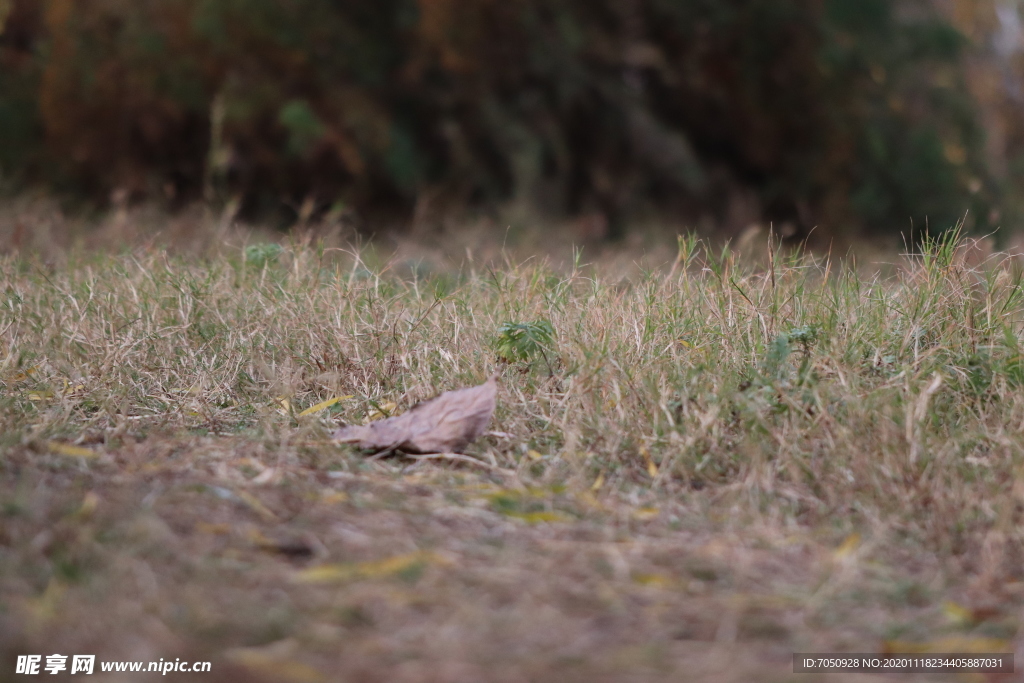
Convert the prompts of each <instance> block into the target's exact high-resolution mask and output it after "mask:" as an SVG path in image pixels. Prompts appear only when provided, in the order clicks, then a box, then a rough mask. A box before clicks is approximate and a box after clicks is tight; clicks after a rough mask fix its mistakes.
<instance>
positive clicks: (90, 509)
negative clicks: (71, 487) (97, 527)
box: [75, 491, 100, 519]
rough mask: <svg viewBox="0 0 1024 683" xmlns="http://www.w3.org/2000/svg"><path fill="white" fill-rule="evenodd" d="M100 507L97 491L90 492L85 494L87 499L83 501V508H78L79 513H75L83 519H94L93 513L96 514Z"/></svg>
mask: <svg viewBox="0 0 1024 683" xmlns="http://www.w3.org/2000/svg"><path fill="white" fill-rule="evenodd" d="M99 505H100V497H99V496H97V495H96V492H95V491H89V492H88V493H87V494H85V498H83V499H82V506H81V507H80V508H78V512H77V513H75V514H77V515H78V516H79V517H81V518H83V519H88V518H89V517H92V515H93V513H94V512H96V508H97V507H99Z"/></svg>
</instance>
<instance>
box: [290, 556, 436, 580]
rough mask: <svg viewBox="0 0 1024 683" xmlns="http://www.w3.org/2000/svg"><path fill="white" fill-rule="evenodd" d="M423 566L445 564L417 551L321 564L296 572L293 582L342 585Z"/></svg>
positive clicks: (434, 557)
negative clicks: (377, 558) (380, 557)
mask: <svg viewBox="0 0 1024 683" xmlns="http://www.w3.org/2000/svg"><path fill="white" fill-rule="evenodd" d="M424 564H445V560H444V559H443V558H442V557H441V556H439V555H438V554H437V553H432V552H427V551H417V552H414V553H408V554H405V555H396V556H395V557H388V558H385V559H383V560H375V561H372V562H359V563H344V564H322V565H320V566H318V567H310V568H309V569H303V570H301V571H299V572H296V573H295V575H294V580H295V581H298V582H299V583H342V582H345V581H352V580H354V579H363V578H375V577H381V576H392V575H394V574H400V573H402V572H403V571H406V570H408V569H411V568H412V567H415V566H417V565H424Z"/></svg>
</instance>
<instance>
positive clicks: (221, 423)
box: [0, 237, 1024, 683]
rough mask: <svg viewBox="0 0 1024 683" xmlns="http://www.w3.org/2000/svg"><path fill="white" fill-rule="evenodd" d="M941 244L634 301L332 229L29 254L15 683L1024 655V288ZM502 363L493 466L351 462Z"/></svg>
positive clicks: (18, 339)
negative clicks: (452, 261) (366, 245)
mask: <svg viewBox="0 0 1024 683" xmlns="http://www.w3.org/2000/svg"><path fill="white" fill-rule="evenodd" d="M920 251H921V253H919V254H916V255H912V256H908V257H906V258H904V259H903V260H902V261H901V262H900V263H898V264H896V265H895V266H894V267H892V268H891V269H890V271H891V273H892V274H891V275H887V276H885V277H882V276H866V275H863V274H862V273H861V272H860V271H858V270H857V269H855V268H854V267H852V266H850V265H849V264H846V263H842V262H840V261H830V260H827V259H821V258H818V259H815V258H812V257H809V256H800V255H797V254H791V253H789V252H786V253H776V252H775V250H771V252H770V253H769V254H768V256H767V266H766V267H759V268H754V267H753V266H750V265H744V263H743V262H742V261H741V260H740V259H738V258H736V257H735V256H734V255H732V254H730V253H729V252H728V251H724V252H723V251H719V250H711V249H706V248H705V247H704V246H703V245H702V244H701V243H699V242H697V241H695V240H692V239H681V240H680V244H679V257H678V259H677V260H676V261H675V263H674V264H670V265H666V267H664V268H658V269H652V270H650V271H645V272H640V273H639V274H637V275H635V276H634V277H631V278H629V279H625V280H623V279H617V278H615V279H613V278H610V277H606V276H604V275H603V274H602V271H601V268H600V267H585V266H584V265H583V264H579V263H578V264H576V265H575V266H573V267H570V268H568V269H564V270H561V269H555V268H551V267H549V266H547V265H545V264H544V263H538V262H529V263H527V264H518V263H515V262H509V261H506V262H505V263H497V264H495V263H487V262H482V261H474V260H472V258H470V257H467V259H466V260H465V261H464V263H463V264H462V266H461V268H458V269H455V270H451V271H443V272H433V273H431V274H427V275H420V276H417V275H415V274H414V273H412V274H410V273H405V274H402V273H400V272H399V271H398V270H397V269H395V268H391V267H389V265H388V264H387V263H375V262H373V259H370V258H369V257H365V258H361V257H360V254H359V253H357V252H351V251H349V252H345V251H338V250H326V249H323V248H317V247H316V245H309V244H302V243H299V242H296V243H294V244H291V245H286V246H285V247H283V248H279V247H276V246H273V245H250V246H249V247H247V248H245V249H236V250H234V251H229V252H228V254H227V255H226V256H218V257H215V258H214V257H211V258H206V259H204V258H189V259H184V258H176V257H170V256H167V255H166V254H165V253H163V252H162V251H160V250H159V249H155V248H150V249H138V250H135V251H128V252H125V253H123V254H121V255H98V254H94V253H88V252H71V253H70V254H69V255H67V256H66V257H64V258H62V259H61V260H60V265H53V264H52V263H50V264H47V263H44V262H42V261H40V260H39V259H36V258H34V257H31V256H22V257H18V256H9V257H3V259H2V260H0V388H2V393H0V432H2V435H0V506H2V509H0V515H2V516H0V646H2V650H0V681H6V680H12V681H13V680H24V679H23V677H21V676H16V675H15V674H13V671H14V660H15V658H16V656H17V655H19V654H32V653H35V654H41V655H44V656H45V655H49V654H53V653H62V654H66V655H72V654H96V655H97V656H98V659H99V660H106V661H109V660H139V661H148V660H154V661H155V660H159V659H161V658H162V659H164V660H174V659H175V658H181V659H183V660H200V661H211V662H212V671H211V673H206V674H195V675H194V676H193V677H191V678H190V675H189V674H181V673H179V674H171V675H170V678H169V680H170V679H173V680H196V681H200V680H201V681H211V680H224V681H228V680H231V681H264V680H265V681H285V682H296V683H301V682H306V681H309V682H315V681H381V682H384V681H388V682H406V681H408V682H420V681H422V682H426V681H467V682H470V681H509V682H512V681H660V680H665V681H669V680H671V681H683V680H708V681H737V682H739V681H755V680H756V681H793V680H799V681H807V682H808V683H810V682H812V681H826V680H827V681H845V680H862V676H858V675H853V674H851V675H847V676H845V677H844V676H842V675H830V676H823V675H822V676H818V675H810V674H793V673H792V654H793V652H796V651H799V652H831V651H847V652H881V651H887V650H888V651H904V652H905V651H921V652H928V651H931V652H978V651H1002V652H1012V651H1016V652H1017V654H1018V662H1019V663H1018V667H1020V666H1021V664H1024V634H1022V633H1021V631H1020V626H1021V618H1022V616H1024V612H1022V609H1024V544H1022V542H1024V527H1022V525H1021V521H1022V511H1024V469H1022V465H1024V438H1022V430H1024V393H1022V387H1024V354H1022V351H1021V346H1022V345H1024V337H1022V332H1024V292H1022V289H1021V282H1022V269H1021V265H1020V263H1019V262H1017V261H1015V260H1013V259H1010V258H1005V257H1001V256H998V255H996V256H992V257H989V258H987V259H985V260H982V259H981V258H979V257H978V256H977V253H975V252H976V250H972V245H971V244H970V243H969V242H966V241H963V240H958V239H956V238H955V237H951V238H949V239H946V240H940V241H936V242H933V243H930V244H926V245H924V247H922V248H921V249H920ZM979 261H982V262H980V263H979ZM494 371H500V372H501V378H500V388H499V394H498V408H497V412H496V414H495V419H494V421H493V422H492V425H491V430H492V431H491V432H490V433H489V434H488V435H487V436H485V437H484V438H482V439H481V440H480V441H478V442H477V443H476V444H474V445H472V446H470V447H469V449H468V455H470V456H472V457H473V458H474V461H473V462H472V463H468V462H455V461H445V460H434V461H413V460H409V459H402V458H382V459H371V458H368V457H367V456H366V455H364V454H361V453H359V452H358V451H356V450H354V449H352V448H351V447H348V446H340V445H337V444H333V443H331V441H330V439H329V435H330V432H331V430H332V429H333V428H334V427H335V426H336V425H337V424H340V423H361V422H363V421H365V420H368V419H374V418H377V417H380V416H383V415H388V414H394V413H397V412H400V411H402V410H404V409H406V408H408V407H410V406H411V405H413V404H414V403H416V402H417V401H419V400H422V399H425V398H429V397H431V396H432V395H434V394H436V393H438V392H440V391H444V390H449V389H454V388H458V387H462V386H468V385H472V384H477V383H479V382H481V381H483V380H484V379H485V378H486V377H487V376H488V375H489V374H490V373H492V372H494ZM334 399H337V400H334ZM332 401H333V402H332ZM310 409H312V410H310ZM44 661H45V659H44ZM103 676H105V677H106V678H103ZM146 676H148V677H152V676H156V674H146V675H144V676H143V677H140V678H138V679H136V678H132V677H131V676H130V675H128V674H113V673H112V674H102V675H101V676H100V677H98V678H97V680H101V679H102V680H111V681H118V680H121V681H124V680H143V679H145V680H148V678H146ZM913 679H914V680H978V681H984V680H1003V679H996V678H991V677H990V678H984V677H980V676H975V677H973V678H972V677H970V676H967V677H964V676H961V677H959V678H957V677H955V676H946V677H945V678H942V677H932V678H929V677H928V676H926V675H917V676H914V677H913ZM873 680H877V681H883V680H889V679H886V678H885V677H884V676H877V677H875V678H873ZM891 680H905V679H904V678H898V677H893V678H892V679H891ZM1006 680H1010V679H1009V678H1007V679H1006Z"/></svg>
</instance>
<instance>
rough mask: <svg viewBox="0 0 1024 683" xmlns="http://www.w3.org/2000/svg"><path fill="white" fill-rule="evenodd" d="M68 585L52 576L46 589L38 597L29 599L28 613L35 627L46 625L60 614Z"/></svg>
mask: <svg viewBox="0 0 1024 683" xmlns="http://www.w3.org/2000/svg"><path fill="white" fill-rule="evenodd" d="M67 591H68V587H67V585H65V584H64V583H62V582H61V581H58V580H57V579H54V578H52V577H51V578H50V581H49V583H47V584H46V590H44V591H43V594H42V595H40V596H39V597H38V598H33V599H31V600H29V601H28V604H27V607H28V614H29V619H30V620H31V623H32V625H33V626H35V627H37V628H38V627H41V626H45V625H46V624H47V623H49V622H50V621H52V620H53V619H54V618H56V617H57V616H58V615H59V614H60V611H61V610H60V606H61V602H62V601H63V598H64V594H65V593H67Z"/></svg>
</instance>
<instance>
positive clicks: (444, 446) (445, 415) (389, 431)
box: [333, 375, 498, 453]
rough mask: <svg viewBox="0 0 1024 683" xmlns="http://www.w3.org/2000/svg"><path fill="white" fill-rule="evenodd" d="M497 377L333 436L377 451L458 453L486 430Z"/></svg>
mask: <svg viewBox="0 0 1024 683" xmlns="http://www.w3.org/2000/svg"><path fill="white" fill-rule="evenodd" d="M497 377H498V376H497V375H492V376H491V377H490V378H489V379H488V380H487V381H486V382H484V383H483V384H481V385H479V386H475V387H469V388H467V389H458V390H456V391H447V392H445V393H443V394H441V395H440V396H438V397H436V398H433V399H431V400H429V401H426V402H424V403H420V404H419V405H417V406H415V407H414V408H413V409H412V410H410V411H409V412H407V413H404V414H402V415H399V416H397V417H389V418H387V419H385V420H378V421H377V422H371V423H370V424H367V425H352V426H349V427H343V428H341V429H339V430H337V431H336V432H334V435H333V438H334V440H335V441H340V442H342V443H355V444H358V445H359V447H360V448H365V449H367V450H372V451H378V452H379V451H390V450H396V451H404V452H406V453H459V452H460V451H462V449H464V448H465V447H466V446H467V445H468V444H469V443H471V442H472V441H473V440H475V439H476V438H477V437H479V436H480V435H481V434H483V433H484V430H486V429H487V424H488V423H489V422H490V421H491V416H492V415H493V414H494V403H495V395H496V393H497V383H496V379H497Z"/></svg>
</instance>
